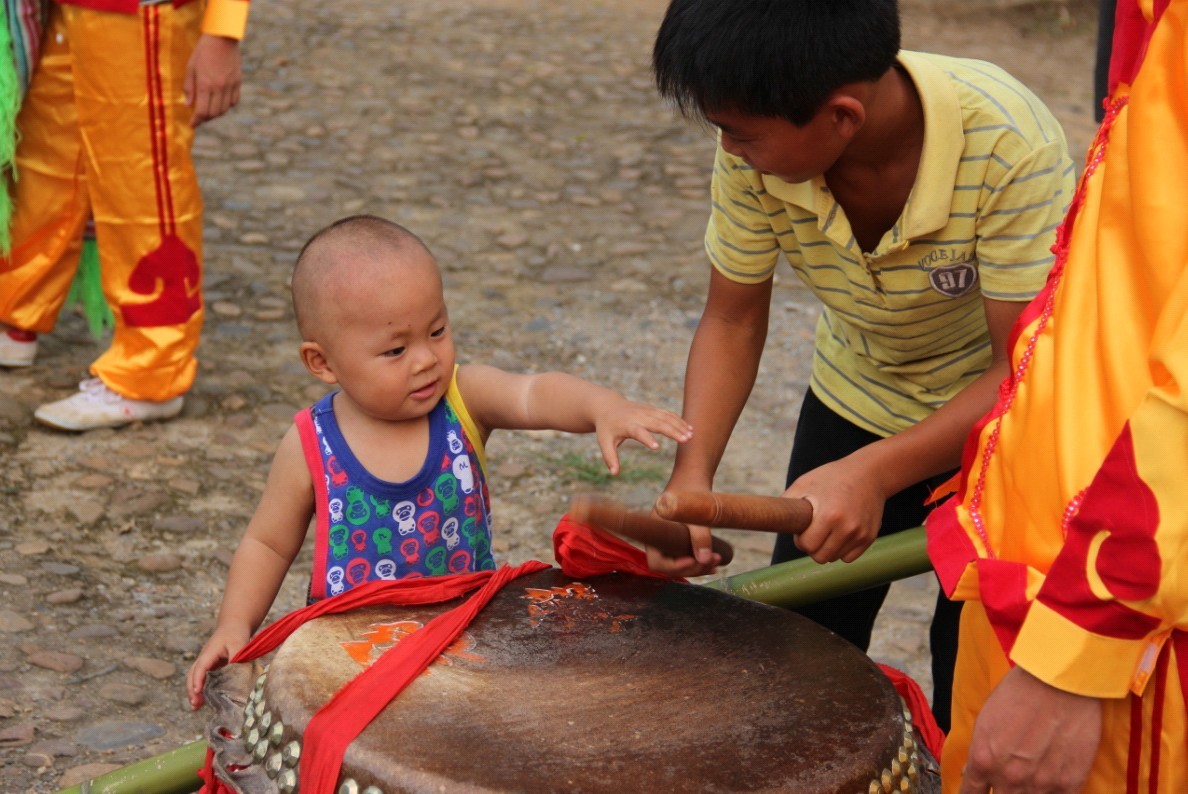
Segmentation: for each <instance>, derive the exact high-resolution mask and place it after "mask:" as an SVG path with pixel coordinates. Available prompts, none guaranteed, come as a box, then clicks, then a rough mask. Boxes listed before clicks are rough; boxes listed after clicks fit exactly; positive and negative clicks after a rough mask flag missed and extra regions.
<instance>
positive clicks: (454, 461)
mask: <svg viewBox="0 0 1188 794" xmlns="http://www.w3.org/2000/svg"><path fill="white" fill-rule="evenodd" d="M334 394H337V392H335V393H334ZM334 394H329V395H327V396H325V397H323V398H322V399H321V400H319V401H318V402H317V404H316V405H314V406H312V407H310V408H307V409H305V410H303V411H301V412H299V413H298V414H297V416H296V417H294V420H295V421H296V423H297V428H298V431H299V434H300V436H301V446H302V449H303V450H304V452H305V460H306V464H307V465H308V466H309V470H310V476H311V477H312V479H313V485H314V493H315V500H314V509H315V514H316V517H317V529H316V535H315V540H314V565H313V574H312V577H311V581H310V588H309V599H310V601H311V602H313V601H317V600H320V599H322V598H325V597H326V596H333V595H339V594H340V593H343V592H345V591H346V590H349V589H350V588H352V587H355V586H356V585H360V584H363V583H364V582H368V581H372V580H375V579H412V578H418V577H422V576H442V575H444V574H450V573H467V572H471V571H484V570H493V569H494V568H495V560H494V558H493V557H492V556H491V515H490V509H489V505H490V497H489V495H488V492H487V483H486V477H485V476H484V475H483V470H482V464H481V462H480V461H479V458H478V456H477V455H476V454H475V448H474V443H473V442H472V440H471V439H470V437H469V434H468V433H467V432H466V429H465V427H464V425H463V423H462V422H461V421H460V420H459V418H458V415H457V413H456V412H455V411H454V409H453V407H451V405H450V403H449V400H447V399H445V398H443V399H442V400H441V401H440V402H439V403H438V404H437V406H436V407H434V409H433V410H432V411H431V412H430V413H429V451H428V453H427V454H426V456H425V462H424V464H423V465H422V466H421V470H420V471H419V472H417V473H416V474H415V475H414V476H413V477H412V478H411V479H409V480H407V481H405V482H399V483H394V482H387V481H385V480H381V479H379V478H378V477H376V476H375V475H373V474H372V473H371V472H369V471H367V469H365V468H364V467H363V464H362V463H360V462H359V460H358V459H357V458H356V457H355V455H354V453H352V452H351V449H350V447H349V446H348V445H347V443H346V439H344V438H343V436H342V432H341V431H340V430H339V427H338V421H337V420H336V419H335V416H334Z"/></svg>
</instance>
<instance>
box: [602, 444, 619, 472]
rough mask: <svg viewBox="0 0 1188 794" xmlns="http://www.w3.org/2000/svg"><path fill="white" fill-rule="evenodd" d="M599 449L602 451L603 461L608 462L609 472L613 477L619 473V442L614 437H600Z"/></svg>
mask: <svg viewBox="0 0 1188 794" xmlns="http://www.w3.org/2000/svg"><path fill="white" fill-rule="evenodd" d="M598 448H599V449H601V450H602V459H603V461H605V462H606V468H607V471H609V472H610V473H611V474H612V475H615V474H618V473H619V442H618V439H616V438H614V437H609V438H603V437H602V436H601V435H599V436H598Z"/></svg>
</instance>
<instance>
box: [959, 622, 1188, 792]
mask: <svg viewBox="0 0 1188 794" xmlns="http://www.w3.org/2000/svg"><path fill="white" fill-rule="evenodd" d="M1181 668H1183V669H1181ZM1009 669H1010V663H1009V662H1008V661H1007V658H1006V656H1005V655H1004V654H1003V652H1002V646H1001V645H999V643H998V637H997V635H995V633H994V629H993V628H991V626H990V622H989V621H988V620H987V619H986V610H985V609H984V608H983V607H982V605H981V603H979V602H977V601H967V602H966V603H965V607H964V608H963V609H962V610H961V637H960V642H959V643H958V645H957V668H956V671H955V675H954V681H953V726H952V729H951V730H950V732H949V735H948V737H947V738H946V739H945V749H944V754H943V755H942V757H941V778H942V782H943V790H944V791H945V792H946V794H951V793H952V792H956V791H958V789H960V787H961V770H962V769H963V768H964V767H965V758H966V754H967V753H968V752H969V742H970V737H971V735H972V733H973V725H974V720H975V719H977V716H978V714H977V708H978V707H980V705H981V704H983V703H985V702H986V698H988V697H989V696H990V692H991V691H992V690H993V689H994V687H995V686H996V685H997V684H998V682H999V681H1001V680H1002V677H1003V676H1004V675H1006V674H1007V671H1008V670H1009ZM1185 691H1188V635H1186V634H1184V633H1183V632H1178V631H1177V632H1173V633H1172V637H1171V639H1170V640H1169V641H1168V642H1166V643H1165V644H1164V646H1163V651H1162V653H1161V654H1160V657H1159V660H1158V661H1157V662H1156V664H1155V671H1154V673H1153V675H1152V676H1151V680H1150V681H1148V682H1147V686H1146V689H1145V690H1144V691H1143V695H1142V697H1136V696H1134V695H1130V696H1129V697H1125V698H1116V699H1108V700H1103V701H1102V733H1101V744H1100V745H1099V747H1098V750H1097V758H1096V759H1095V761H1094V764H1093V770H1092V771H1091V772H1090V774H1089V780H1088V782H1087V783H1086V784H1085V789H1084V792H1083V794H1171V792H1181V791H1183V790H1184V785H1185V781H1188V754H1186V753H1185V752H1184V751H1185V749H1188V744H1186V742H1188V720H1186V715H1185V699H1184V692H1185Z"/></svg>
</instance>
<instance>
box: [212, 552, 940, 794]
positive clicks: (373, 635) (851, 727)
mask: <svg viewBox="0 0 1188 794" xmlns="http://www.w3.org/2000/svg"><path fill="white" fill-rule="evenodd" d="M456 603H457V602H456V601H454V602H447V603H445V604H437V605H431V606H416V607H399V608H397V607H386V608H367V609H361V610H357V611H354V612H348V613H344V614H341V615H335V616H330V617H323V618H318V619H316V620H313V621H311V622H309V623H307V624H305V625H304V626H302V627H301V628H299V629H298V630H297V631H296V632H294V633H293V634H292V635H291V636H290V637H289V638H288V639H287V640H286V641H285V643H284V644H283V645H282V646H281V647H280V648H279V649H278V650H277V651H276V652H275V654H274V655H273V657H272V659H271V660H270V663H269V664H268V666H267V668H266V670H265V668H263V667H262V666H261V665H259V664H256V663H253V664H238V665H230V666H228V667H226V668H223V669H221V670H218V671H215V673H213V674H212V675H211V677H210V679H209V681H208V685H207V697H208V700H209V701H210V702H211V703H212V704H213V705H214V707H215V709H216V714H215V718H214V720H213V721H212V723H211V726H210V730H209V736H208V738H209V741H210V743H211V747H212V748H213V749H214V750H215V758H216V772H217V773H218V774H219V775H220V777H222V778H223V779H224V780H225V781H226V782H228V783H229V784H231V785H232V786H233V787H235V788H237V789H238V790H240V791H243V792H245V793H246V794H256V793H257V792H274V791H289V790H294V789H295V787H296V786H297V784H298V783H299V781H297V779H296V775H297V759H298V758H299V757H300V754H301V749H302V748H301V740H302V729H303V727H304V726H305V725H306V724H307V723H308V722H309V720H310V718H311V717H312V716H313V714H314V713H315V712H316V711H317V710H318V709H319V708H320V707H321V706H322V705H323V704H324V703H325V702H326V701H327V700H329V699H330V697H331V696H332V695H333V694H334V692H335V691H337V690H338V689H339V688H340V687H342V686H343V685H344V684H346V683H347V682H348V681H349V680H350V679H351V678H352V677H354V676H355V675H357V674H358V673H359V672H360V671H361V670H362V669H363V668H364V667H365V666H366V665H368V664H369V663H370V662H371V661H373V660H374V658H376V657H377V655H378V654H380V653H382V652H383V651H384V650H386V648H388V647H391V646H392V645H393V644H394V643H396V642H398V641H399V639H400V638H401V637H403V636H407V634H408V633H410V632H412V631H416V630H417V629H418V628H419V627H420V626H422V625H424V624H425V623H427V622H428V621H429V620H431V619H432V618H434V617H436V616H437V615H438V614H440V613H441V612H443V611H444V610H445V609H448V608H449V607H451V606H454V605H455V604H456ZM924 752H925V751H924V750H923V748H922V747H921V748H917V746H916V743H915V741H914V739H913V731H912V728H911V726H910V724H908V723H907V722H906V721H905V714H904V709H903V705H902V702H901V701H900V699H899V696H898V695H897V694H896V692H895V689H894V688H893V687H892V685H891V683H890V682H889V681H888V680H887V678H886V677H885V676H884V675H883V674H882V673H881V671H880V670H879V669H878V668H877V667H876V666H875V665H874V664H873V663H872V662H870V660H869V659H868V658H867V657H866V656H865V655H864V654H862V653H861V652H859V651H858V650H857V649H855V648H854V647H853V646H851V645H849V644H848V643H846V642H845V641H844V640H842V639H840V638H838V637H836V636H835V635H833V634H832V633H830V632H829V631H827V630H825V629H823V628H821V627H819V626H817V625H816V624H814V623H811V622H810V621H808V620H806V619H804V618H801V617H800V616H799V615H796V614H793V613H790V612H786V611H784V610H781V609H777V608H774V607H768V606H765V605H762V604H757V603H754V602H750V601H745V600H743V599H739V598H736V597H734V596H730V595H726V594H724V593H721V592H718V591H715V590H711V589H708V588H704V587H698V586H695V585H686V584H680V583H676V582H670V581H665V580H659V579H652V578H648V577H639V576H631V575H625V574H611V575H607V576H598V577H593V578H590V579H586V580H582V581H575V580H573V579H571V578H569V577H567V576H565V575H564V574H562V573H561V572H560V571H558V570H555V569H550V570H545V571H541V572H538V573H535V574H531V575H528V576H525V577H522V578H520V579H517V580H514V581H512V582H511V583H510V584H508V585H507V586H506V587H505V588H504V589H503V590H502V591H501V592H500V593H499V594H498V595H497V596H495V598H494V599H493V600H492V601H491V603H490V604H489V605H488V606H487V607H486V608H485V609H484V610H483V611H482V612H481V613H480V614H479V616H478V617H477V618H476V619H475V621H474V622H473V623H472V624H471V625H470V627H469V628H468V630H467V631H466V633H465V634H464V635H463V636H462V637H461V638H460V639H459V640H458V642H456V643H455V644H454V645H453V646H452V647H451V648H450V649H448V650H447V651H446V652H445V653H444V654H442V656H441V657H439V659H438V660H437V661H436V662H435V663H434V664H432V665H431V666H430V667H429V668H428V669H427V670H426V672H425V673H423V674H422V675H421V676H419V677H418V678H417V679H416V680H415V681H414V682H413V683H412V684H410V685H409V686H408V687H407V688H406V689H405V690H404V691H403V692H402V693H401V694H400V695H399V696H398V697H397V698H396V699H395V700H394V701H393V702H392V703H390V704H389V705H388V707H387V708H386V709H385V710H384V711H383V712H382V713H381V714H380V715H379V716H378V717H377V718H376V719H375V720H374V721H373V722H372V723H371V724H370V725H369V726H368V727H367V729H366V730H365V731H364V732H363V733H362V734H361V735H360V736H359V737H358V739H356V741H355V742H353V743H352V744H351V746H350V747H349V748H348V750H347V752H346V754H345V756H344V758H343V767H342V769H343V771H342V777H341V778H340V783H341V785H340V788H339V790H340V791H344V792H364V791H368V792H369V794H376V792H386V793H391V792H443V791H444V792H495V791H500V792H590V793H591V794H595V793H601V792H607V793H608V794H609V793H610V792H614V793H615V794H621V793H622V792H651V791H655V792H665V793H666V794H667V793H668V792H742V791H747V792H759V791H782V792H800V793H802V794H815V793H816V792H821V793H822V794H832V793H833V792H847V793H849V792H868V791H928V790H932V788H931V787H932V785H933V777H932V775H931V772H934V771H935V769H934V764H935V762H934V761H932V760H931V758H930V757H925V755H924ZM369 787H371V788H370V790H369Z"/></svg>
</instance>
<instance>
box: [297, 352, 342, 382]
mask: <svg viewBox="0 0 1188 794" xmlns="http://www.w3.org/2000/svg"><path fill="white" fill-rule="evenodd" d="M300 353H301V363H302V364H304V365H305V368H306V369H308V370H309V373H310V374H311V375H313V376H314V377H315V378H317V379H318V380H320V381H322V383H327V384H330V385H333V384H335V383H338V377H337V376H336V375H335V374H334V372H333V371H332V370H331V369H330V362H329V361H328V360H327V359H326V353H325V351H324V350H322V346H321V345H319V344H318V343H317V342H302V343H301V347H300Z"/></svg>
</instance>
